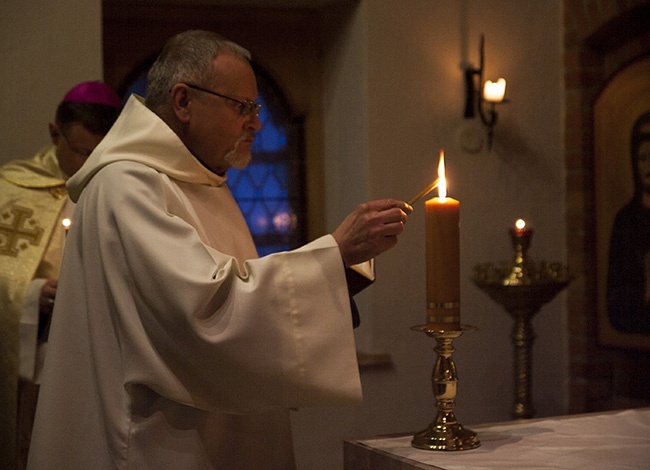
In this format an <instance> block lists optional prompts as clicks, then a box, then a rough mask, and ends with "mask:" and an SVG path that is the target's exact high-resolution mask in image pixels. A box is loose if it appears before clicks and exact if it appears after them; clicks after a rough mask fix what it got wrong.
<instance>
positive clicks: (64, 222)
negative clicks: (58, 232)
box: [61, 217, 72, 237]
mask: <svg viewBox="0 0 650 470" xmlns="http://www.w3.org/2000/svg"><path fill="white" fill-rule="evenodd" d="M61 225H63V230H65V236H66V237H67V236H68V231H69V230H70V225H72V221H71V220H70V219H69V218H67V217H66V218H65V219H63V220H61Z"/></svg>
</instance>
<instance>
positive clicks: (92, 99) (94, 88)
mask: <svg viewBox="0 0 650 470" xmlns="http://www.w3.org/2000/svg"><path fill="white" fill-rule="evenodd" d="M63 101H70V102H74V103H94V104H103V105H106V106H112V107H113V108H121V107H122V100H120V97H119V96H117V93H115V91H114V90H113V89H112V88H111V87H109V86H108V85H106V84H104V83H102V82H83V83H80V84H78V85H76V86H75V87H74V88H72V89H71V90H70V91H69V92H68V93H66V95H65V96H64V97H63Z"/></svg>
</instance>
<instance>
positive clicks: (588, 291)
mask: <svg viewBox="0 0 650 470" xmlns="http://www.w3.org/2000/svg"><path fill="white" fill-rule="evenodd" d="M649 19H650V3H649V2H648V1H647V0H628V1H612V0H565V1H564V25H565V30H564V88H565V124H564V140H565V141H564V149H565V171H566V191H567V192H566V208H567V210H566V217H567V220H566V225H567V247H568V264H569V267H570V269H571V270H572V271H573V272H574V273H575V274H576V275H577V279H576V280H575V281H574V282H573V283H572V285H571V286H570V287H569V289H568V297H567V298H568V309H567V310H568V329H569V356H570V359H569V360H570V374H571V377H570V386H569V393H570V396H569V412H572V413H579V412H587V411H600V410H607V409H612V408H615V407H617V406H618V405H617V402H616V399H615V396H616V393H617V391H616V380H615V374H614V371H615V368H620V366H621V364H623V367H627V364H630V353H627V352H624V351H616V350H612V349H607V348H604V347H602V346H600V345H599V344H598V340H597V333H598V332H597V291H596V265H595V253H596V251H595V250H596V246H595V220H594V150H593V117H592V106H593V103H594V101H595V99H596V97H597V96H598V93H599V92H600V90H601V89H602V88H603V87H604V86H605V84H606V83H607V81H608V79H609V77H611V76H612V75H613V74H614V73H615V71H617V70H619V69H620V68H621V67H623V66H624V65H625V64H626V63H628V62H630V61H631V60H633V59H634V58H636V57H639V56H641V55H646V54H650V32H648V31H647V29H648V28H647V26H646V25H647V24H648V20H649ZM633 356H634V357H632V358H631V359H632V360H634V361H637V362H636V363H635V364H631V365H630V366H629V367H631V368H633V367H635V365H638V361H641V362H644V361H645V363H646V364H645V365H647V361H648V356H647V355H644V354H642V353H639V354H636V353H634V354H633ZM622 357H624V359H625V360H624V361H621V358H622ZM646 398H647V399H648V400H650V397H646Z"/></svg>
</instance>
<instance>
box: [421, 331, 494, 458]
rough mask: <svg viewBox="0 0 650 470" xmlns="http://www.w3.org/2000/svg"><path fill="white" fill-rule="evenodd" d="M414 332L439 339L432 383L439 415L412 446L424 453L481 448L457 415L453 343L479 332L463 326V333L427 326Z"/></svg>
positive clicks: (456, 384)
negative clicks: (467, 332)
mask: <svg viewBox="0 0 650 470" xmlns="http://www.w3.org/2000/svg"><path fill="white" fill-rule="evenodd" d="M411 329H412V330H414V331H422V332H424V333H426V334H427V335H428V336H429V337H431V338H435V340H436V347H435V348H434V351H435V352H436V353H437V355H438V357H437V360H436V362H435V365H434V367H433V374H432V377H431V381H432V383H433V395H434V396H435V398H436V403H437V408H438V412H437V415H436V418H435V420H434V421H433V422H432V423H431V424H429V427H428V428H427V429H425V430H423V431H420V432H418V433H416V434H415V435H414V436H413V439H412V441H411V445H412V446H413V447H416V448H418V449H424V450H469V449H475V448H477V447H479V446H480V445H481V441H479V439H478V436H477V434H476V433H475V432H474V431H472V430H470V429H466V428H464V427H463V425H462V424H460V423H459V422H458V420H457V419H456V416H455V415H454V405H455V399H456V391H457V386H458V375H457V373H456V364H455V363H454V358H453V352H454V351H455V350H456V349H455V348H454V347H453V346H452V343H453V341H454V340H455V339H456V338H458V337H459V336H461V335H462V334H463V333H464V332H466V331H474V330H476V328H475V327H473V326H466V325H462V326H461V329H460V330H450V331H444V330H437V329H432V328H431V327H429V326H427V325H420V326H414V327H413V328H411Z"/></svg>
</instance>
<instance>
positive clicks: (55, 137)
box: [47, 122, 61, 146]
mask: <svg viewBox="0 0 650 470" xmlns="http://www.w3.org/2000/svg"><path fill="white" fill-rule="evenodd" d="M47 128H48V131H49V132H50V139H52V144H54V146H57V145H59V141H60V140H61V129H59V126H57V125H56V124H54V123H53V122H51V123H49V124H48V126H47Z"/></svg>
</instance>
